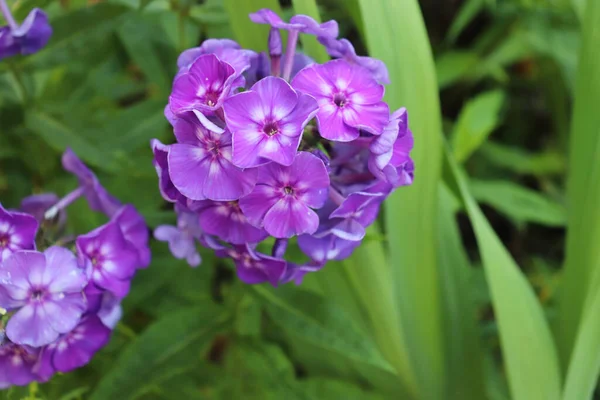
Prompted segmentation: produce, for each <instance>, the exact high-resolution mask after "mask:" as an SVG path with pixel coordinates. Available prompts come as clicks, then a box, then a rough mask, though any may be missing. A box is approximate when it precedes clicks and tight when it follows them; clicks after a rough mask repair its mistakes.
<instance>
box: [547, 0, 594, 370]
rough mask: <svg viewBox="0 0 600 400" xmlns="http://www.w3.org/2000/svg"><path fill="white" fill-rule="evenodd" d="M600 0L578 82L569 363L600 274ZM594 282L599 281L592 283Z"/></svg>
mask: <svg viewBox="0 0 600 400" xmlns="http://www.w3.org/2000/svg"><path fill="white" fill-rule="evenodd" d="M599 46H600V2H598V1H595V0H589V1H588V2H587V8H586V9H585V14H584V21H583V42H582V47H581V53H580V59H579V68H578V73H577V79H576V87H575V102H574V108H573V119H572V124H571V134H570V144H569V164H568V171H569V177H568V181H567V204H570V205H571V208H570V209H569V220H568V226H567V246H566V260H565V267H564V275H563V276H564V280H563V288H562V289H563V290H562V295H561V297H560V304H559V310H558V311H559V314H558V318H557V321H556V334H557V341H558V345H559V350H560V355H561V362H562V363H563V365H564V366H565V367H566V365H567V364H568V362H569V358H570V356H569V355H570V353H571V350H572V348H573V343H574V341H575V337H576V335H577V329H578V327H579V325H580V319H581V315H582V312H583V310H584V303H585V299H586V297H587V296H588V293H589V292H590V291H591V293H595V291H596V290H597V287H596V286H595V285H596V284H597V282H599V281H600V279H597V278H596V277H595V276H597V275H598V274H600V252H599V251H598V249H599V247H598V243H600V209H599V208H598V204H600V163H598V154H600V112H598V107H597V104H598V103H600V52H598V51H597V50H598V48H599ZM590 282H593V285H592V286H590Z"/></svg>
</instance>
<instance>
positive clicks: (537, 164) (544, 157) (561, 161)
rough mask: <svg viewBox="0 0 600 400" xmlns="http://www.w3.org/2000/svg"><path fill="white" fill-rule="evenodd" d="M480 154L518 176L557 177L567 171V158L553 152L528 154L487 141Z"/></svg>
mask: <svg viewBox="0 0 600 400" xmlns="http://www.w3.org/2000/svg"><path fill="white" fill-rule="evenodd" d="M479 153H480V154H481V155H483V156H484V157H485V158H486V159H487V160H488V161H489V162H491V163H493V164H495V165H497V166H499V167H503V168H506V169H509V170H511V171H513V172H516V173H518V174H532V175H537V176H541V175H555V174H559V173H562V172H564V170H565V163H566V160H565V158H564V157H563V156H562V154H561V153H558V152H556V151H551V150H548V151H544V152H542V153H528V152H526V151H525V150H523V149H522V148H520V147H516V146H514V147H511V146H506V145H503V144H499V143H495V142H491V141H487V142H486V143H484V144H483V145H482V146H481V149H480V150H479Z"/></svg>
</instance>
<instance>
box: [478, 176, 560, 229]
mask: <svg viewBox="0 0 600 400" xmlns="http://www.w3.org/2000/svg"><path fill="white" fill-rule="evenodd" d="M469 188H470V190H471V193H472V194H473V198H475V200H477V201H478V202H480V203H485V204H487V205H489V206H491V207H494V208H495V209H496V210H498V211H499V212H501V213H502V214H504V215H506V216H507V217H509V218H511V219H513V220H514V221H515V222H517V223H521V222H533V223H538V224H542V225H547V226H559V227H560V226H564V225H565V224H566V219H567V215H566V214H567V213H566V210H565V208H564V207H563V206H562V205H561V204H559V203H557V202H555V201H552V200H550V199H549V198H547V197H546V196H543V195H541V194H540V193H538V192H535V191H533V190H531V189H528V188H526V187H523V186H520V185H517V184H515V183H512V182H510V181H482V180H473V179H472V180H470V181H469Z"/></svg>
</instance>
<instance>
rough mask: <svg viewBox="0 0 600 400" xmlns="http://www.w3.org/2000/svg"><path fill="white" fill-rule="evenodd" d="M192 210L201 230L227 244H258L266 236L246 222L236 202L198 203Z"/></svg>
mask: <svg viewBox="0 0 600 400" xmlns="http://www.w3.org/2000/svg"><path fill="white" fill-rule="evenodd" d="M193 209H194V211H195V212H196V213H197V214H198V217H199V221H200V227H201V228H202V230H203V231H204V232H206V233H208V234H210V235H214V236H217V237H218V238H219V239H221V240H223V241H225V242H227V243H232V244H244V243H258V242H260V241H262V240H263V239H265V238H266V237H267V236H268V234H267V232H266V231H265V230H264V229H259V228H256V227H255V226H253V225H251V224H250V223H249V222H248V220H247V218H246V216H245V215H244V213H243V212H242V210H241V208H240V206H239V203H238V202H237V201H227V202H225V201H218V202H217V201H210V200H204V201H198V202H195V203H194V206H193Z"/></svg>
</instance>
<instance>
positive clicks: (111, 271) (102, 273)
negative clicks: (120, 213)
mask: <svg viewBox="0 0 600 400" xmlns="http://www.w3.org/2000/svg"><path fill="white" fill-rule="evenodd" d="M76 244H77V253H78V255H79V257H80V260H81V263H82V264H84V265H85V266H86V269H87V271H88V273H89V275H90V281H91V282H93V283H94V285H95V286H97V287H98V288H100V289H104V290H108V291H110V292H112V293H113V294H114V295H115V296H117V297H119V298H123V297H124V296H125V295H126V294H127V292H128V291H129V285H130V280H131V277H132V276H133V274H134V273H135V270H136V267H137V263H138V254H137V251H136V250H135V248H134V247H133V246H132V245H131V243H129V242H128V241H127V240H126V239H125V236H124V235H123V232H122V231H121V228H120V227H119V225H118V224H117V222H116V221H110V222H109V223H107V224H105V225H103V226H101V227H99V228H97V229H95V230H93V231H92V232H90V233H88V234H86V235H81V236H79V237H78V238H77V242H76Z"/></svg>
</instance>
